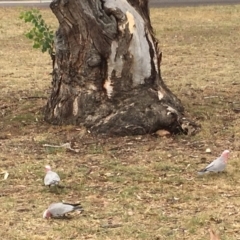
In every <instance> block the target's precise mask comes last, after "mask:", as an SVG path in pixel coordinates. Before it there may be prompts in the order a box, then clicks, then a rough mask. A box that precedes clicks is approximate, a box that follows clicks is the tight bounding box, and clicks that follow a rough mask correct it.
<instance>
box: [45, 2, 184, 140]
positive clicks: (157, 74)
mask: <svg viewBox="0 0 240 240" xmlns="http://www.w3.org/2000/svg"><path fill="white" fill-rule="evenodd" d="M50 8H51V9H52V11H53V13H54V14H55V15H56V17H57V19H58V21H59V28H58V30H57V32H56V38H55V48H56V49H55V50H56V53H55V61H54V66H53V73H52V78H53V81H52V93H51V96H50V98H49V100H48V103H47V106H46V110H45V120H46V121H47V122H49V123H51V124H75V125H80V126H85V127H86V128H88V129H89V130H90V131H91V132H94V133H101V134H111V135H138V134H146V133H153V132H155V131H157V130H159V129H166V130H168V131H170V132H179V131H182V130H183V128H182V125H181V124H182V116H183V112H184V108H183V106H182V104H181V102H180V100H179V99H178V98H177V97H176V96H175V95H174V94H173V93H172V92H171V91H170V90H169V89H168V88H167V86H166V85H165V84H164V82H163V80H162V77H161V71H160V63H161V51H160V50H159V47H158V41H157V39H156V38H155V36H154V34H153V29H152V26H151V22H150V18H149V8H148V0H91V1H90V0H54V1H52V2H51V4H50Z"/></svg>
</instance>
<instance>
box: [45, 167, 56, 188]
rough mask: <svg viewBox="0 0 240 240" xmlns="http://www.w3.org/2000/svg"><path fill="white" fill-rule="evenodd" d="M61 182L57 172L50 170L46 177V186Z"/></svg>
mask: <svg viewBox="0 0 240 240" xmlns="http://www.w3.org/2000/svg"><path fill="white" fill-rule="evenodd" d="M59 182H60V177H59V176H58V174H57V173H56V172H53V171H48V172H47V174H46V175H45V177H44V184H45V185H46V186H51V185H57V184H58V183H59Z"/></svg>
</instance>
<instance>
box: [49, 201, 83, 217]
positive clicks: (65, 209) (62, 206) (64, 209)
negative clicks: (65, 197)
mask: <svg viewBox="0 0 240 240" xmlns="http://www.w3.org/2000/svg"><path fill="white" fill-rule="evenodd" d="M77 209H82V207H81V206H80V205H79V204H68V203H53V204H51V205H50V206H49V208H48V210H49V212H50V213H51V215H52V216H53V217H60V216H63V215H64V214H66V213H69V212H72V211H74V210H77Z"/></svg>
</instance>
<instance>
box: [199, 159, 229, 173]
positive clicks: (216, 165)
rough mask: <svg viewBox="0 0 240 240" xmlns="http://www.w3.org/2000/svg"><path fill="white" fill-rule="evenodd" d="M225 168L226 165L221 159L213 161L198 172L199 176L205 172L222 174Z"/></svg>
mask: <svg viewBox="0 0 240 240" xmlns="http://www.w3.org/2000/svg"><path fill="white" fill-rule="evenodd" d="M225 167H226V163H225V162H224V161H222V159H221V158H217V159H215V160H214V161H213V162H211V163H210V164H209V165H208V166H207V167H205V168H204V169H202V170H200V171H199V172H198V173H199V174H204V173H206V172H222V171H223V170H224V169H225Z"/></svg>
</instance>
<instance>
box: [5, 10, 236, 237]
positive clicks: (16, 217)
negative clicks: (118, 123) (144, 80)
mask: <svg viewBox="0 0 240 240" xmlns="http://www.w3.org/2000/svg"><path fill="white" fill-rule="evenodd" d="M22 10H23V9H4V8H1V9H0V42H1V44H0V56H1V57H0V69H1V71H0V79H1V80H0V92H1V94H0V115H1V117H0V129H1V132H0V147H1V151H0V159H1V161H0V168H1V169H3V170H7V171H8V172H9V173H10V175H9V178H8V179H7V180H6V181H2V182H0V189H1V192H0V204H1V214H0V226H1V228H0V234H1V235H2V236H3V239H11V240H13V239H19V240H23V239H33V240H35V239H44V240H46V239H54V240H57V239H59V240H60V239H61V240H65V239H99V240H100V239H104V240H106V239H116V240H118V239H120V240H123V239H129V240H130V239H155V240H157V239H160V240H162V239H168V240H173V239H194V240H200V239H209V235H208V231H207V230H208V228H209V227H213V228H214V229H218V232H219V233H220V237H221V239H223V240H224V239H225V240H226V239H228V240H231V239H232V240H233V239H234V240H236V239H240V232H239V227H240V222H239V212H238V211H239V205H240V203H239V195H240V193H239V191H240V184H239V182H240V180H239V171H238V169H239V167H240V164H239V156H240V143H239V138H240V127H239V126H240V119H239V114H237V113H235V112H234V111H233V108H234V107H235V106H236V105H239V96H240V80H239V78H240V70H239V69H240V68H239V66H240V58H239V53H240V48H239V42H240V34H239V30H240V27H239V13H240V6H224V7H221V6H211V7H198V8H169V9H168V8H165V9H152V11H151V18H152V23H153V26H154V28H155V30H156V34H157V37H158V38H159V39H160V40H161V41H160V44H161V48H162V51H163V62H162V75H163V77H164V79H165V82H166V83H167V85H168V86H169V87H170V89H172V90H173V91H174V92H175V93H176V94H177V96H178V97H179V98H181V100H182V102H183V104H184V106H185V107H186V113H187V115H188V116H190V118H191V119H194V120H195V121H197V122H198V123H200V124H201V125H202V131H201V132H200V133H199V134H197V135H196V136H193V137H188V136H175V137H171V138H156V137H153V136H140V137H124V138H123V137H121V138H108V139H103V138H101V139H100V138H96V137H94V136H92V135H90V134H88V133H87V132H86V131H85V130H84V129H78V128H77V127H74V126H65V127H57V126H50V125H48V124H46V123H45V122H43V120H42V107H43V106H44V104H45V103H46V98H47V96H48V95H49V92H50V82H51V77H50V75H49V73H50V72H51V61H50V59H49V57H48V55H47V54H46V55H45V54H41V53H40V52H38V51H37V50H33V49H32V48H31V43H30V42H29V41H28V40H27V39H26V38H25V37H24V35H23V34H24V32H25V31H26V30H27V29H28V28H29V27H30V26H28V25H26V24H25V23H23V22H22V21H21V20H20V19H19V18H18V17H19V14H20V12H21V11H22ZM41 13H42V14H43V16H44V18H45V19H46V20H47V22H48V23H49V24H51V25H52V26H55V27H56V26H57V22H56V20H55V18H54V16H53V15H52V13H51V12H50V11H49V10H46V9H43V10H41ZM69 141H71V142H72V144H74V148H78V149H79V150H80V151H79V153H73V152H71V151H68V150H65V149H55V148H49V147H48V148H47V147H43V144H44V143H48V144H62V143H66V142H69ZM207 147H209V148H211V150H212V154H210V155H209V154H206V153H205V149H206V148H207ZM226 148H229V149H230V150H231V152H232V153H231V159H230V162H229V166H228V169H227V173H225V174H219V175H209V176H204V177H202V178H199V177H197V175H196V171H197V170H198V169H200V168H201V167H203V166H205V164H206V163H208V162H209V161H211V160H212V159H213V158H215V157H216V156H218V155H219V154H220V153H221V152H222V150H224V149H226ZM47 163H48V164H50V165H52V166H53V167H54V169H56V170H57V171H58V172H59V174H60V175H61V176H62V184H63V185H65V186H66V188H65V189H64V190H63V191H62V192H60V193H59V194H57V192H52V191H51V192H49V190H48V189H45V188H44V187H43V186H42V178H43V175H44V172H43V166H44V165H45V164H47ZM61 200H65V201H71V202H76V201H81V202H82V205H83V207H84V209H85V212H84V214H82V215H74V217H73V218H72V219H71V220H50V221H45V220H43V219H42V213H43V211H44V209H45V208H46V207H47V206H48V205H49V204H50V203H51V202H56V201H61Z"/></svg>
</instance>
